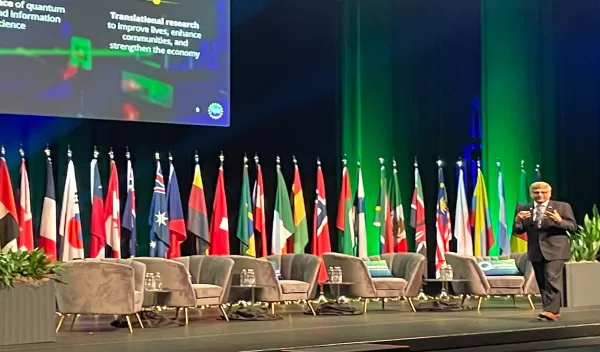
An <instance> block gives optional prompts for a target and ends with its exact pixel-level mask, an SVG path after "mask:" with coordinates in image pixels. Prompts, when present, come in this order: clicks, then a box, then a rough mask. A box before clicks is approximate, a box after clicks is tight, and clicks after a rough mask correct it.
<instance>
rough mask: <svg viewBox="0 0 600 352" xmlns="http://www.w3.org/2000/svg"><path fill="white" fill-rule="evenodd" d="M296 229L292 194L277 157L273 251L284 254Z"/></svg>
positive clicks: (273, 252)
mask: <svg viewBox="0 0 600 352" xmlns="http://www.w3.org/2000/svg"><path fill="white" fill-rule="evenodd" d="M293 231H294V216H293V215H292V207H291V205H290V196H289V194H288V191H287V186H286V184H285V179H284V178H283V174H282V173H281V165H279V157H277V194H276V196H275V211H274V212H273V239H272V242H271V253H272V254H275V255H277V254H282V253H283V251H284V248H285V244H286V241H287V239H288V238H290V236H292V233H293Z"/></svg>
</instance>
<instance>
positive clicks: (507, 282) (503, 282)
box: [487, 276, 525, 288]
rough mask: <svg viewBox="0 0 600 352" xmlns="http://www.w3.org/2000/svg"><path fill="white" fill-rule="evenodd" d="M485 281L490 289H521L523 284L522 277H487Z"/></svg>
mask: <svg viewBox="0 0 600 352" xmlns="http://www.w3.org/2000/svg"><path fill="white" fill-rule="evenodd" d="M487 280H488V282H489V284H490V287H491V288H522V287H523V284H525V278H524V277H523V276H489V277H488V278H487Z"/></svg>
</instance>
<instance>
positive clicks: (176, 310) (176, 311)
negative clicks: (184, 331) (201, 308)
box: [173, 307, 181, 320]
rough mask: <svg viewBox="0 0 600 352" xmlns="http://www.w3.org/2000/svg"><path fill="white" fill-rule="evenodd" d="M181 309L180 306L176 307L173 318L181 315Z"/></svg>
mask: <svg viewBox="0 0 600 352" xmlns="http://www.w3.org/2000/svg"><path fill="white" fill-rule="evenodd" d="M180 309H181V308H179V307H177V308H175V318H173V319H175V320H177V317H179V310H180Z"/></svg>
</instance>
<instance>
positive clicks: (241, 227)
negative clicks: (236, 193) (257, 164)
mask: <svg viewBox="0 0 600 352" xmlns="http://www.w3.org/2000/svg"><path fill="white" fill-rule="evenodd" d="M237 238H238V239H239V240H240V254H241V255H246V256H249V257H256V243H255V240H254V219H253V216H252V203H251V195H250V178H249V176H248V158H247V157H245V156H244V168H243V171H242V192H241V194H240V210H239V212H238V223H237Z"/></svg>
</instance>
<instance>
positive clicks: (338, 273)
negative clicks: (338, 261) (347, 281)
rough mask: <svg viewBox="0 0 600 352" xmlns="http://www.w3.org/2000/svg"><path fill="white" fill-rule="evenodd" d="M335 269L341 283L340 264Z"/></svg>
mask: <svg viewBox="0 0 600 352" xmlns="http://www.w3.org/2000/svg"><path fill="white" fill-rule="evenodd" d="M335 271H336V273H337V275H336V278H337V282H338V283H341V282H343V281H342V268H340V267H339V266H336V267H335Z"/></svg>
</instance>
